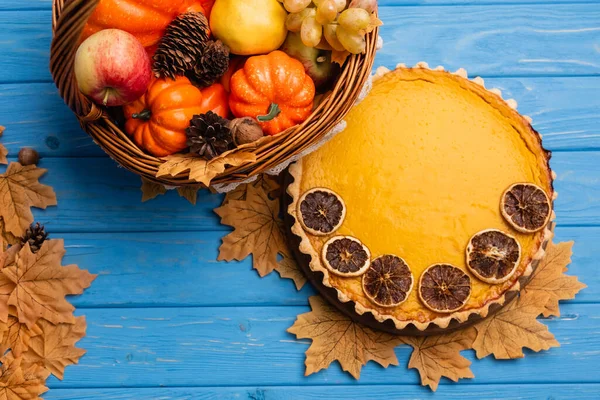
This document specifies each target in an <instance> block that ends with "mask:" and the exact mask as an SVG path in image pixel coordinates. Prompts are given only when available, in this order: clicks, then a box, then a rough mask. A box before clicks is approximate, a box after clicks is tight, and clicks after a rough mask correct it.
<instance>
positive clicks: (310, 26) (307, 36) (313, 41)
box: [300, 17, 323, 47]
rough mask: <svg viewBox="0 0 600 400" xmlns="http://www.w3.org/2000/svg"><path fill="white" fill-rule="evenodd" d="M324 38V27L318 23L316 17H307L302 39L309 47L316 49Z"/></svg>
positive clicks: (301, 32)
mask: <svg viewBox="0 0 600 400" xmlns="http://www.w3.org/2000/svg"><path fill="white" fill-rule="evenodd" d="M322 36H323V27H322V26H321V24H319V23H318V22H317V20H316V19H315V17H307V18H305V19H304V21H302V29H301V30H300V38H301V39H302V43H304V45H305V46H307V47H315V46H316V45H318V44H319V42H320V41H321V37H322Z"/></svg>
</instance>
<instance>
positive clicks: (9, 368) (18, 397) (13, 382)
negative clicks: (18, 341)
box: [0, 353, 50, 400]
mask: <svg viewBox="0 0 600 400" xmlns="http://www.w3.org/2000/svg"><path fill="white" fill-rule="evenodd" d="M0 362H1V363H2V368H1V369H0V400H43V399H42V398H41V397H40V396H41V395H42V394H43V393H45V392H47V391H48V388H47V387H46V386H45V382H46V379H47V378H48V376H49V375H50V372H48V371H46V370H45V369H44V368H42V367H40V366H39V365H35V364H31V365H27V364H26V363H25V362H23V359H22V358H21V357H16V358H15V357H14V356H13V354H12V353H8V354H7V355H5V356H4V357H2V358H1V359H0Z"/></svg>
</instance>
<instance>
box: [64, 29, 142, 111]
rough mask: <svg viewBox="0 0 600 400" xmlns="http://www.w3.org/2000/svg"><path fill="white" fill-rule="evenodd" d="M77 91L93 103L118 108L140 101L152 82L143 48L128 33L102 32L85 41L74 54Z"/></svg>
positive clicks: (115, 30) (112, 30)
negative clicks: (89, 98)
mask: <svg viewBox="0 0 600 400" xmlns="http://www.w3.org/2000/svg"><path fill="white" fill-rule="evenodd" d="M75 77H76V78H77V84H78V86H79V90H81V92H82V93H83V94H85V95H87V96H89V97H91V98H92V99H93V100H94V102H96V103H97V104H103V105H105V106H122V105H124V104H127V103H131V102H132V101H134V100H137V99H138V98H140V97H141V96H142V95H143V94H144V93H145V92H146V89H148V85H149V84H150V80H151V79H152V64H151V62H150V57H149V56H148V53H146V49H144V46H142V44H141V43H140V42H139V41H138V40H137V39H136V38H135V37H134V36H133V35H131V34H129V33H127V32H125V31H122V30H119V29H105V30H103V31H100V32H97V33H95V34H93V35H92V36H90V37H89V38H87V39H86V40H85V41H84V42H83V43H82V44H81V45H80V46H79V49H78V50H77V54H76V55H75Z"/></svg>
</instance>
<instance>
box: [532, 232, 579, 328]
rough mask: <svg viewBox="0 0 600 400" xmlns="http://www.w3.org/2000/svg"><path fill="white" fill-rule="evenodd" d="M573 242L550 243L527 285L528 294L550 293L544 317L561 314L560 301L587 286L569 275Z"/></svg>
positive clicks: (569, 297) (543, 312)
mask: <svg viewBox="0 0 600 400" xmlns="http://www.w3.org/2000/svg"><path fill="white" fill-rule="evenodd" d="M572 248H573V242H562V243H559V244H554V243H552V242H550V243H548V247H547V248H546V255H545V256H544V258H543V259H542V261H541V262H540V264H539V265H538V266H537V268H536V270H535V272H534V273H533V274H532V277H531V280H530V281H529V283H528V284H527V286H525V289H524V292H523V293H525V294H526V295H530V294H535V293H546V294H548V295H549V299H548V302H547V303H546V305H545V307H544V309H543V310H542V314H543V315H544V317H549V316H551V315H554V316H557V317H559V316H560V308H559V301H560V300H568V299H572V298H574V297H575V295H576V294H577V293H578V292H579V291H580V290H581V289H583V288H585V287H586V285H584V284H583V283H581V282H579V281H578V280H577V277H576V276H568V275H565V274H564V273H565V272H566V271H567V265H569V264H570V263H571V255H572V254H573V251H572Z"/></svg>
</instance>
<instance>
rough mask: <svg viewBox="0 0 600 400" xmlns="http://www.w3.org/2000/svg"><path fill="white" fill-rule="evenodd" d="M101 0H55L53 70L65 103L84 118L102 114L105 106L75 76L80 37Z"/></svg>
mask: <svg viewBox="0 0 600 400" xmlns="http://www.w3.org/2000/svg"><path fill="white" fill-rule="evenodd" d="M98 2H99V0H54V1H53V5H52V32H53V37H52V45H51V46H50V72H51V73H52V78H53V79H54V83H55V84H56V87H57V88H58V91H59V93H60V95H61V97H62V98H63V99H64V101H65V103H67V105H68V106H69V108H71V110H73V112H74V113H75V115H77V117H78V118H79V120H80V121H81V122H91V121H95V120H97V119H99V118H100V117H101V116H102V110H101V109H100V108H99V107H97V106H96V105H95V104H94V103H92V102H91V101H90V100H89V99H88V98H87V97H85V96H84V95H83V94H82V93H81V92H80V91H79V88H78V86H77V81H76V79H75V70H74V64H75V53H76V52H77V49H78V48H79V43H80V41H79V38H80V37H81V32H83V28H84V27H85V24H86V23H87V21H88V19H89V17H90V15H92V13H93V12H94V9H95V8H96V6H97V5H98Z"/></svg>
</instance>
